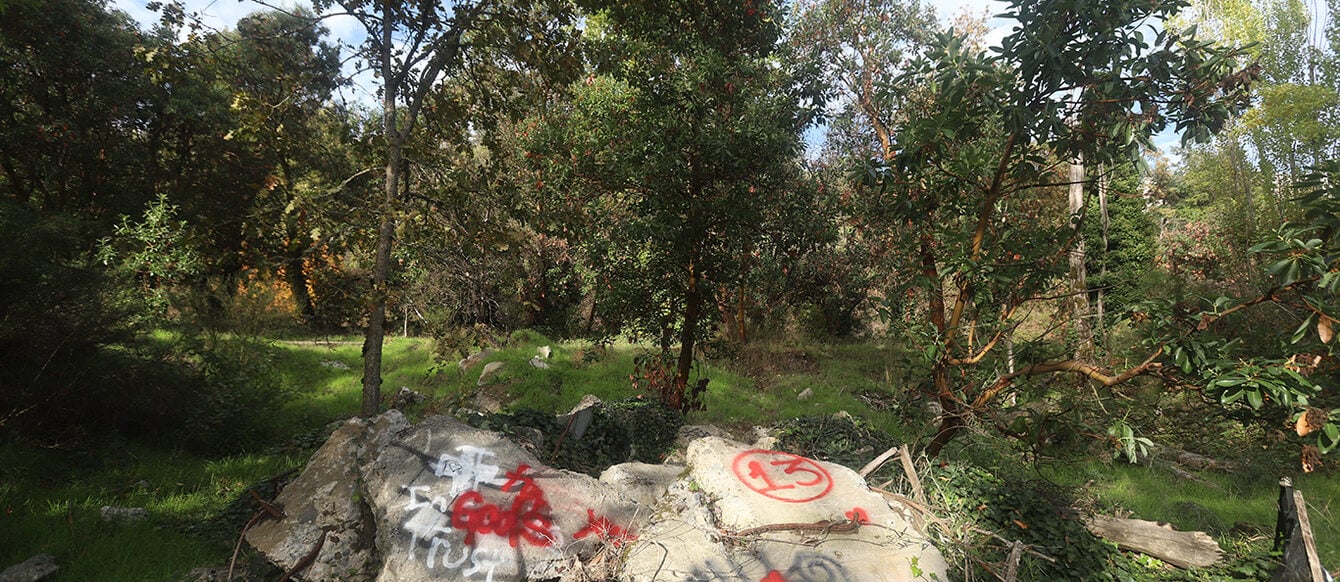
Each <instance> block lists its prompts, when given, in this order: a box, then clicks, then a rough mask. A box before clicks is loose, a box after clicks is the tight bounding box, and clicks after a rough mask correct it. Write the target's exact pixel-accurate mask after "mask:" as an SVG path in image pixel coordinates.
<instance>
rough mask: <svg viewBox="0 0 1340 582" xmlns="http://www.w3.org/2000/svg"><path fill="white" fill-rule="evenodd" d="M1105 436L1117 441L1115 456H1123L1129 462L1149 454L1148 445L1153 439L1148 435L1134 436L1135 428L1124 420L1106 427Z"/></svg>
mask: <svg viewBox="0 0 1340 582" xmlns="http://www.w3.org/2000/svg"><path fill="white" fill-rule="evenodd" d="M1107 436H1110V437H1112V439H1113V440H1115V441H1116V443H1117V456H1121V457H1125V458H1126V460H1127V461H1129V462H1131V463H1137V462H1139V461H1140V460H1141V459H1144V458H1146V457H1148V456H1149V447H1152V446H1154V441H1151V440H1149V438H1148V437H1143V436H1135V430H1134V429H1132V428H1131V425H1130V424H1127V422H1126V421H1125V420H1119V421H1117V422H1115V423H1113V424H1112V426H1110V427H1108V428H1107Z"/></svg>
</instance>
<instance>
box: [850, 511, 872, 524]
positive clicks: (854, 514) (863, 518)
mask: <svg viewBox="0 0 1340 582" xmlns="http://www.w3.org/2000/svg"><path fill="white" fill-rule="evenodd" d="M845 515H846V516H847V519H850V520H852V521H854V522H856V523H859V524H861V525H869V524H870V514H869V513H866V512H865V510H864V509H861V508H859V507H854V508H852V510H851V511H848V512H847V513H846V514H845Z"/></svg>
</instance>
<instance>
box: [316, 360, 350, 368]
mask: <svg viewBox="0 0 1340 582" xmlns="http://www.w3.org/2000/svg"><path fill="white" fill-rule="evenodd" d="M321 365H322V366H323V367H326V368H334V369H336V370H348V369H349V364H346V363H344V362H337V361H335V360H326V361H323V362H321Z"/></svg>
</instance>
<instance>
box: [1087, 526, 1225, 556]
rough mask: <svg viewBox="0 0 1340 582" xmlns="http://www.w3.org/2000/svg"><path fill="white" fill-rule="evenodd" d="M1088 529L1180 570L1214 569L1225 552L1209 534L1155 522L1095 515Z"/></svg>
mask: <svg viewBox="0 0 1340 582" xmlns="http://www.w3.org/2000/svg"><path fill="white" fill-rule="evenodd" d="M1085 526H1086V527H1088V528H1089V531H1091V532H1093V534H1094V535H1096V536H1099V537H1101V538H1103V539H1106V540H1108V541H1111V542H1113V543H1115V544H1117V547H1119V548H1121V549H1123V550H1130V551H1132V552H1140V553H1141V554H1145V555H1149V556H1153V557H1155V558H1158V559H1160V560H1163V561H1164V562H1167V563H1169V564H1172V565H1174V566H1177V567H1180V568H1206V567H1209V566H1212V565H1214V564H1215V563H1216V562H1218V561H1219V558H1220V556H1222V555H1223V552H1224V551H1223V550H1222V549H1220V547H1219V544H1218V543H1216V542H1215V541H1214V538H1211V537H1210V536H1209V534H1207V533H1205V532H1200V531H1177V530H1174V529H1173V528H1172V526H1169V525H1167V524H1163V523H1158V522H1153V521H1145V520H1141V519H1118V518H1115V517H1107V516H1103V515H1095V516H1093V517H1090V518H1089V519H1088V520H1086V522H1085Z"/></svg>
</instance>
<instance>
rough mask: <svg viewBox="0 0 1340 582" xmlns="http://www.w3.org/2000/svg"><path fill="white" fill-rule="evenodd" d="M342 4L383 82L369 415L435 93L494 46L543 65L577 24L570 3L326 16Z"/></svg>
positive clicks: (539, 0) (368, 10)
mask: <svg viewBox="0 0 1340 582" xmlns="http://www.w3.org/2000/svg"><path fill="white" fill-rule="evenodd" d="M332 4H338V5H340V6H341V7H343V9H344V11H345V12H346V13H347V14H349V15H350V16H353V17H354V18H355V19H356V20H357V21H358V22H359V23H360V24H361V25H362V26H363V28H364V29H365V30H366V32H367V40H366V42H365V43H364V44H363V46H362V49H361V55H362V57H363V58H364V59H366V60H367V62H369V63H371V64H372V67H373V70H374V71H375V72H376V74H377V76H378V78H379V79H380V83H381V87H380V89H379V90H380V97H381V107H382V111H381V116H382V124H381V131H382V136H381V137H382V139H383V140H384V144H385V151H386V165H385V178H384V179H385V181H384V183H383V196H382V200H381V202H380V206H381V208H380V211H379V214H380V220H379V222H380V224H379V225H378V228H377V238H376V241H377V243H376V249H375V251H374V265H373V268H372V281H371V292H370V298H369V300H368V313H367V330H366V333H365V338H364V342H363V405H362V414H363V415H364V416H371V415H374V414H376V413H377V412H378V410H379V409H380V407H381V403H380V402H381V359H382V346H383V342H384V339H385V333H386V302H387V297H388V294H389V293H390V288H389V284H390V281H391V251H392V245H393V242H394V239H395V233H396V223H397V220H398V216H399V214H400V212H401V205H402V199H403V196H404V194H405V192H404V184H405V181H406V176H407V174H406V172H405V168H406V161H405V159H404V153H405V148H406V145H407V143H408V142H409V140H410V138H411V136H412V135H413V132H414V129H415V126H416V125H417V124H418V122H419V120H420V114H421V113H422V112H423V107H424V105H425V104H426V103H427V98H428V95H429V94H430V93H431V92H432V91H433V89H434V87H435V86H436V84H437V83H438V81H439V80H441V79H442V77H443V76H444V75H445V74H448V73H449V72H451V71H453V70H457V69H458V68H460V67H461V66H462V64H463V63H464V62H465V59H466V55H467V54H468V53H471V52H473V51H477V50H483V47H488V46H507V47H508V48H512V49H519V48H520V47H526V48H527V50H528V54H529V55H531V56H532V57H533V60H532V61H531V62H534V61H535V60H539V59H540V57H541V56H543V55H544V54H545V46H546V43H548V42H551V41H553V40H555V37H556V36H558V34H557V32H558V31H559V30H561V29H562V28H564V27H566V26H568V25H569V24H570V23H571V18H572V16H571V13H570V12H569V11H568V10H566V9H565V8H564V6H563V4H562V3H559V2H546V1H545V0H536V1H528V0H518V1H516V2H508V1H506V0H476V1H467V2H456V3H451V4H449V5H443V4H440V3H438V2H421V1H413V0H381V1H373V0H320V1H319V2H317V3H316V7H317V9H318V11H322V10H324V9H326V8H328V7H330V6H331V5H332Z"/></svg>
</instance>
